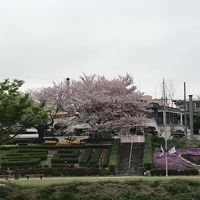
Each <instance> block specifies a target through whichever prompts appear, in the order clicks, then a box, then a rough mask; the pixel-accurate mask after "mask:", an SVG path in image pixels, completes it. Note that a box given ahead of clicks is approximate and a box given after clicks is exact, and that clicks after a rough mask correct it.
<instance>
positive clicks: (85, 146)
mask: <svg viewBox="0 0 200 200" xmlns="http://www.w3.org/2000/svg"><path fill="white" fill-rule="evenodd" d="M110 146H111V144H81V145H77V144H74V145H30V146H26V147H24V146H17V147H16V146H1V147H0V150H10V149H31V150H33V149H89V148H91V149H107V148H109V147H110Z"/></svg>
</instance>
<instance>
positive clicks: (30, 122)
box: [22, 101, 54, 142]
mask: <svg viewBox="0 0 200 200" xmlns="http://www.w3.org/2000/svg"><path fill="white" fill-rule="evenodd" d="M22 123H23V126H25V127H28V128H29V127H35V128H36V129H37V131H38V135H39V139H40V142H43V138H44V134H45V132H46V131H47V129H48V128H49V127H50V126H53V123H54V120H53V118H52V116H51V111H50V110H49V109H48V108H47V106H46V102H45V101H41V102H38V103H35V102H33V101H31V105H30V106H29V107H28V108H27V109H26V111H25V115H24V116H23V119H22Z"/></svg>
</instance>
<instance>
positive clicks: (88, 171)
mask: <svg viewBox="0 0 200 200" xmlns="http://www.w3.org/2000/svg"><path fill="white" fill-rule="evenodd" d="M18 174H20V175H21V176H25V175H28V174H44V176H91V175H98V174H99V169H98V168H87V167H79V168H68V167H60V168H37V169H23V170H18Z"/></svg>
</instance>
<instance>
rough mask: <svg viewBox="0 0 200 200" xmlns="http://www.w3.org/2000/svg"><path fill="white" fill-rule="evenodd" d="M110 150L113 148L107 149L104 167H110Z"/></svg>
mask: <svg viewBox="0 0 200 200" xmlns="http://www.w3.org/2000/svg"><path fill="white" fill-rule="evenodd" d="M110 152H111V148H109V149H107V151H106V153H105V156H104V159H103V167H108V163H109V158H110Z"/></svg>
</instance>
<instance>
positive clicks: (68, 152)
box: [57, 149, 80, 158]
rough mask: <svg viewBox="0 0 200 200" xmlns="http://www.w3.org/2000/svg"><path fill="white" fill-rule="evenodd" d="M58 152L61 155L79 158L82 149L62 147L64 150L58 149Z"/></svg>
mask: <svg viewBox="0 0 200 200" xmlns="http://www.w3.org/2000/svg"><path fill="white" fill-rule="evenodd" d="M57 154H58V155H59V156H60V157H68V158H77V157H78V156H79V154H80V149H71V150H68V149H66V150H65V149H62V150H58V151H57Z"/></svg>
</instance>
